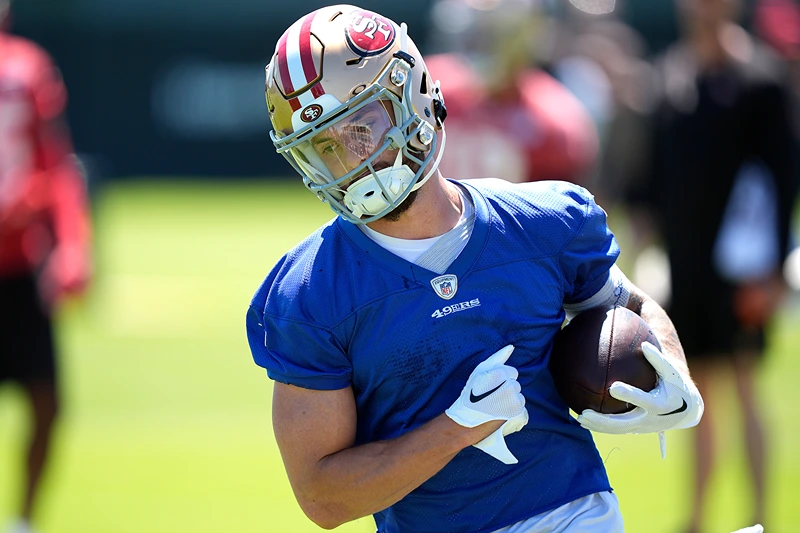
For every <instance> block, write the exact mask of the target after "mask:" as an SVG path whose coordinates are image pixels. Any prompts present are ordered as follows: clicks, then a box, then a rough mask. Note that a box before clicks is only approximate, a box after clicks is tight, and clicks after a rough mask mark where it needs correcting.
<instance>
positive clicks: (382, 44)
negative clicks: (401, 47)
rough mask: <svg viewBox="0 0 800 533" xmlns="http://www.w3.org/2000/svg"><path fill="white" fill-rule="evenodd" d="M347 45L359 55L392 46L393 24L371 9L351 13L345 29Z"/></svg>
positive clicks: (378, 52) (373, 53) (369, 54)
mask: <svg viewBox="0 0 800 533" xmlns="http://www.w3.org/2000/svg"><path fill="white" fill-rule="evenodd" d="M345 34H346V36H347V45H348V46H349V47H350V49H351V50H352V51H353V52H355V53H356V54H358V55H360V56H361V57H367V56H374V55H377V54H380V53H381V52H383V51H385V50H386V49H387V48H389V47H390V46H392V43H394V38H395V31H394V24H392V22H391V21H390V20H389V19H386V18H384V17H382V16H380V15H378V14H377V13H373V12H372V11H366V10H363V9H362V10H359V11H356V12H355V13H353V15H352V18H351V19H350V23H349V24H348V25H347V28H346V29H345Z"/></svg>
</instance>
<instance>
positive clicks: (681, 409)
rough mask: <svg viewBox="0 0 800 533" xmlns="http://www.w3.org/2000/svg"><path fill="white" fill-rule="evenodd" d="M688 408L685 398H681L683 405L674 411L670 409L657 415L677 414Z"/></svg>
mask: <svg viewBox="0 0 800 533" xmlns="http://www.w3.org/2000/svg"><path fill="white" fill-rule="evenodd" d="M688 408H689V405H688V404H687V403H686V399H685V398H684V399H683V405H681V406H680V407H678V408H677V409H675V410H674V411H670V412H669V413H661V414H659V415H658V416H667V415H677V414H678V413H682V412H684V411H685V410H686V409H688Z"/></svg>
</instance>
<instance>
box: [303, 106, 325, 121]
mask: <svg viewBox="0 0 800 533" xmlns="http://www.w3.org/2000/svg"><path fill="white" fill-rule="evenodd" d="M321 114H322V106H321V105H319V104H311V105H310V106H308V107H307V108H305V109H303V111H302V113H301V114H300V120H302V121H303V122H314V121H315V120H317V118H319V116H320V115H321Z"/></svg>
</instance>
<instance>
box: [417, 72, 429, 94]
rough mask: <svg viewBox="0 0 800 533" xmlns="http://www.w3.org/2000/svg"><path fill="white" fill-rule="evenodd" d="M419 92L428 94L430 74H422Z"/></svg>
mask: <svg viewBox="0 0 800 533" xmlns="http://www.w3.org/2000/svg"><path fill="white" fill-rule="evenodd" d="M419 92H420V94H428V73H427V72H424V71H423V73H422V81H421V82H419Z"/></svg>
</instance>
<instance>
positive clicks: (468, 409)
mask: <svg viewBox="0 0 800 533" xmlns="http://www.w3.org/2000/svg"><path fill="white" fill-rule="evenodd" d="M513 351H514V347H513V346H510V345H509V346H506V347H505V348H502V349H500V350H498V351H497V352H495V353H494V354H492V355H491V356H490V357H489V358H488V359H486V360H485V361H483V362H482V363H480V364H479V365H478V366H476V367H475V370H473V371H472V374H470V376H469V379H468V380H467V384H466V385H464V389H463V390H462V391H461V395H460V396H459V397H458V399H457V400H456V401H455V402H454V403H453V405H451V406H450V407H449V408H448V409H447V410H446V411H445V414H447V416H449V417H450V418H451V419H453V421H455V422H456V423H457V424H459V425H461V426H464V427H468V428H474V427H476V426H479V425H481V424H485V423H486V422H491V421H492V420H505V421H506V422H505V423H504V424H503V425H502V426H500V428H499V429H498V430H497V431H495V432H494V433H492V434H491V435H489V436H488V437H486V438H485V439H483V440H482V441H480V442H478V443H477V444H475V445H474V446H475V447H476V448H478V449H480V450H483V451H484V452H486V453H488V454H489V455H491V456H492V457H494V458H495V459H498V460H500V461H502V462H504V463H506V464H514V463H516V462H517V458H516V457H514V454H512V453H511V451H510V450H509V449H508V446H506V442H505V439H504V437H505V436H506V435H510V434H511V433H515V432H517V431H519V430H520V429H522V427H523V426H524V425H525V424H527V423H528V410H527V409H525V397H524V396H523V395H522V393H521V392H520V390H521V387H520V384H519V382H518V381H517V377H518V376H519V372H517V369H516V368H514V367H512V366H509V365H506V364H505V362H506V361H508V358H509V357H511V352H513Z"/></svg>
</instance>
